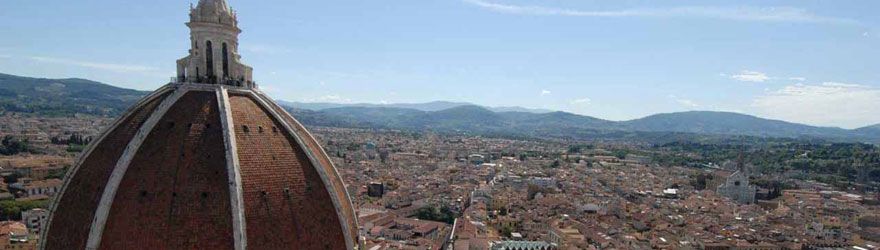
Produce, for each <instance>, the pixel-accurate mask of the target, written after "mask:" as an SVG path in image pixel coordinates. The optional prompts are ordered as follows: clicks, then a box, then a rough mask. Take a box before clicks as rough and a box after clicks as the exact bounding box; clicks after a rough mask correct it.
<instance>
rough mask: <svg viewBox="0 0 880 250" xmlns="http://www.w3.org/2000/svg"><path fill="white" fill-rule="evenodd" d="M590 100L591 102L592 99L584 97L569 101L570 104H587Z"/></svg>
mask: <svg viewBox="0 0 880 250" xmlns="http://www.w3.org/2000/svg"><path fill="white" fill-rule="evenodd" d="M592 102H593V100H590V98H586V97H585V98H581V99H576V100H573V101H571V104H579V105H589V104H590V103H592Z"/></svg>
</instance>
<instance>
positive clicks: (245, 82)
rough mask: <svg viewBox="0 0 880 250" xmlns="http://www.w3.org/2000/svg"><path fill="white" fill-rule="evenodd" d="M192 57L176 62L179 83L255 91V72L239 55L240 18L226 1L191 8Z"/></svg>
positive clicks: (211, 0) (213, 0) (215, 0)
mask: <svg viewBox="0 0 880 250" xmlns="http://www.w3.org/2000/svg"><path fill="white" fill-rule="evenodd" d="M189 16H190V21H189V22H188V23H187V24H186V25H187V26H188V27H189V29H190V40H191V42H190V46H191V48H190V50H189V56H187V57H184V58H182V59H180V60H177V77H176V79H175V80H176V81H177V82H186V83H202V84H223V85H230V86H237V87H248V88H253V87H255V84H254V82H253V78H252V74H253V68H251V67H250V66H247V65H245V64H244V63H242V62H241V55H239V54H238V34H240V33H241V29H239V28H238V18H237V17H236V15H235V12H234V11H232V9H231V8H229V4H227V3H226V0H199V4H198V6H196V7H195V8H193V7H192V6H190V14H189Z"/></svg>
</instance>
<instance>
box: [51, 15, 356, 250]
mask: <svg viewBox="0 0 880 250" xmlns="http://www.w3.org/2000/svg"><path fill="white" fill-rule="evenodd" d="M209 7H210V8H219V9H221V10H227V11H228V12H227V13H230V14H231V13H232V12H231V10H229V8H228V6H227V4H226V1H224V0H201V1H199V6H198V8H195V9H194V10H193V12H201V11H202V10H203V8H209ZM232 16H233V19H234V15H232ZM188 25H189V26H190V27H191V28H192V29H193V33H192V36H193V40H194V41H198V42H205V41H210V42H209V43H206V44H211V46H213V47H208V48H209V49H207V50H206V51H207V52H210V53H212V54H213V55H211V56H206V55H204V54H202V53H199V52H201V51H202V49H205V47H204V46H205V45H202V44H201V43H194V45H193V50H191V53H190V56H189V57H187V58H185V60H184V59H182V60H183V62H184V63H183V64H184V65H183V66H184V67H192V68H193V69H195V68H199V70H203V69H207V68H213V67H211V66H208V64H213V63H214V62H211V61H210V60H202V59H207V58H211V57H213V58H227V59H228V58H235V60H236V61H235V62H238V61H237V60H238V58H239V56H238V54H237V53H232V52H234V51H235V48H236V47H237V34H238V31H237V28H235V29H232V28H230V27H234V25H233V24H228V25H226V26H223V27H220V26H219V25H218V26H217V27H214V28H216V29H212V30H211V29H207V28H208V27H209V26H211V25H208V24H202V23H194V22H190V23H189V24H188ZM230 36H232V37H230ZM224 43H225V44H227V46H229V47H232V49H230V48H228V47H227V48H226V50H224V51H225V52H227V53H228V54H226V55H223V54H221V53H222V52H220V51H221V50H220V49H217V48H214V47H218V48H219V47H220V44H224ZM196 44H197V45H198V47H197V45H196ZM233 46H234V47H233ZM193 56H195V57H198V58H190V57H193ZM215 60H216V59H215ZM230 62H232V61H228V60H227V61H226V62H220V64H219V68H220V69H218V68H213V70H215V71H214V72H213V73H215V74H214V75H209V74H208V73H205V72H204V71H199V73H200V74H196V75H195V76H193V77H190V75H185V76H183V77H179V78H177V79H175V81H174V82H172V83H169V84H168V85H165V86H163V87H161V88H159V89H158V90H156V91H155V92H153V93H152V94H150V95H149V96H147V97H144V98H143V99H141V100H140V101H139V102H138V103H137V104H136V105H134V106H133V107H131V108H130V109H129V110H128V111H127V112H126V113H125V114H124V115H122V117H120V118H119V119H118V120H117V121H116V122H115V123H114V124H113V125H112V126H111V127H109V128H108V129H106V130H105V131H104V132H103V134H101V136H100V137H99V139H97V140H95V141H94V142H93V143H92V144H91V145H90V146H89V148H88V149H86V151H85V152H84V153H83V154H82V155H81V156H80V158H79V159H78V160H77V162H76V164H75V165H74V166H73V167H72V168H71V170H70V172H69V173H68V175H67V177H66V179H65V181H64V184H63V186H62V189H61V192H60V194H59V195H58V196H57V197H56V198H55V199H54V200H53V202H52V206H51V212H52V215H51V216H50V219H49V222H48V223H47V224H48V226H47V228H46V230H43V233H44V235H43V236H42V237H41V242H40V249H90V250H92V249H236V250H240V249H273V250H274V249H356V248H357V247H358V240H357V239H358V236H357V234H358V231H357V221H356V216H355V213H354V209H353V206H352V204H351V201H350V198H349V196H348V194H347V191H346V188H345V184H344V183H343V181H342V179H341V177H340V176H339V174H338V173H337V171H336V169H335V167H334V166H333V163H332V162H331V161H330V159H329V158H328V157H327V155H326V153H325V152H324V151H323V149H322V148H321V146H320V145H319V144H318V142H317V141H316V140H315V139H314V138H313V137H312V136H311V134H309V132H308V131H307V130H306V129H305V127H303V126H302V125H301V124H300V123H299V122H297V121H296V120H295V119H294V118H293V117H292V116H290V114H289V113H287V112H286V111H285V110H284V109H283V108H281V106H279V105H277V104H276V103H274V102H273V101H272V99H271V98H269V97H267V96H266V95H265V94H264V93H262V92H261V91H259V90H258V89H257V88H256V85H255V84H253V82H252V81H251V80H250V75H249V74H250V71H249V70H250V67H247V66H245V65H244V64H240V63H239V64H234V65H232V64H230ZM193 64H194V65H193ZM178 65H179V67H180V65H181V61H178ZM232 69H237V70H239V71H237V72H233V71H232ZM245 70H246V71H247V75H243V73H244V72H245ZM223 72H226V73H227V74H226V76H230V77H227V78H220V77H217V76H218V75H217V74H216V73H221V75H222V74H223ZM208 76H214V78H211V77H208ZM232 76H235V77H242V78H240V79H242V81H237V80H235V78H234V77H232ZM245 76H246V79H245ZM221 79H226V80H221ZM230 79H232V80H230Z"/></svg>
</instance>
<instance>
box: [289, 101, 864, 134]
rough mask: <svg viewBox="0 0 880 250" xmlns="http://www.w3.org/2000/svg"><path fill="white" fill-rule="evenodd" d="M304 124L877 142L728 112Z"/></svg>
mask: <svg viewBox="0 0 880 250" xmlns="http://www.w3.org/2000/svg"><path fill="white" fill-rule="evenodd" d="M289 110H290V111H292V113H293V114H294V116H296V117H297V119H299V120H301V121H303V122H304V123H306V124H313V125H323V126H342V127H363V128H392V129H410V130H434V131H450V132H470V133H478V134H510V135H521V136H554V137H565V138H594V137H595V138H603V137H606V136H607V135H614V136H613V138H618V139H625V138H627V137H632V136H639V133H649V134H650V135H651V136H658V133H685V134H698V135H723V136H742V135H745V136H756V137H782V138H800V139H824V140H834V141H857V142H869V143H878V142H880V125H875V126H870V127H865V128H860V129H854V130H847V129H841V128H829V127H815V126H809V125H803V124H797V123H790V122H785V121H778V120H769V119H763V118H759V117H755V116H751V115H744V114H738V113H730V112H710V111H692V112H680V113H668V114H657V115H652V116H648V117H645V118H641V119H635V120H630V121H622V122H615V121H608V120H603V119H599V118H595V117H590V116H582V115H577V114H572V113H566V112H551V113H540V114H535V113H526V112H493V111H491V110H489V109H486V108H484V107H480V106H475V105H466V106H458V107H454V108H449V109H445V110H439V111H421V110H416V109H405V108H372V107H342V108H327V109H323V110H320V111H313V110H304V109H297V108H289Z"/></svg>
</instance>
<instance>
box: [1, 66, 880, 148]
mask: <svg viewBox="0 0 880 250" xmlns="http://www.w3.org/2000/svg"><path fill="white" fill-rule="evenodd" d="M146 94H148V92H144V91H137V90H131V89H123V88H118V87H113V86H110V85H106V84H102V83H99V82H94V81H89V80H84V79H40V78H28V77H19V76H12V75H4V74H0V112H22V113H37V114H43V115H62V116H69V115H73V114H78V113H83V114H92V115H100V116H116V115H119V114H120V113H121V112H123V111H124V110H126V109H127V108H128V106H129V105H131V104H133V103H134V102H135V101H136V100H137V99H138V98H140V97H142V96H144V95H146ZM279 103H280V104H281V105H283V106H285V107H287V108H288V110H289V111H291V113H292V114H293V115H294V116H295V117H296V118H297V119H298V120H300V121H301V122H303V123H305V124H306V125H311V126H337V127H356V128H388V129H401V130H417V131H422V130H430V131H436V132H455V133H468V134H479V135H498V136H523V137H533V136H549V137H556V138H571V139H610V140H645V141H663V140H667V141H668V140H674V139H681V138H690V139H699V138H701V137H704V136H705V135H712V136H722V137H730V136H755V137H773V138H798V139H822V140H832V141H848V142H868V143H880V124H878V125H873V126H867V127H863V128H859V129H852V130H848V129H841V128H831V127H816V126H809V125H804V124H797V123H791V122H785V121H778V120H769V119H764V118H760V117H755V116H751V115H744V114H738V113H729V112H709V111H693V112H680V113H668V114H656V115H651V116H648V117H644V118H641V119H635V120H630V121H622V122H615V121H608V120H603V119H599V118H595V117H590V116H583V115H577V114H572V113H566V112H550V111H547V110H536V109H526V108H520V107H508V108H488V107H483V106H477V105H473V104H470V103H460V102H431V103H421V104H334V103H296V102H283V101H279Z"/></svg>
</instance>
